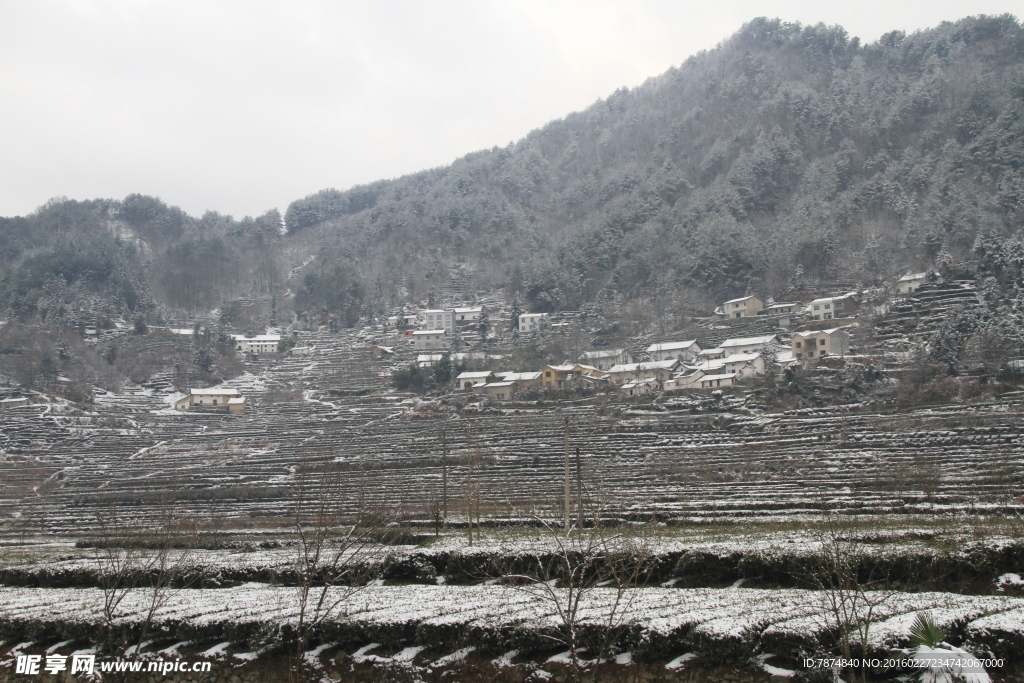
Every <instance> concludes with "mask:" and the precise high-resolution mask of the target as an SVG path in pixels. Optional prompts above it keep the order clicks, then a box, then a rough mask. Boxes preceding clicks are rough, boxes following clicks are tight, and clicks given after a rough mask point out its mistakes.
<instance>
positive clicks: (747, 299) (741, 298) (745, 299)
mask: <svg viewBox="0 0 1024 683" xmlns="http://www.w3.org/2000/svg"><path fill="white" fill-rule="evenodd" d="M753 298H754V295H753V294H751V295H750V296H741V297H740V298H739V299H729V300H728V301H726V302H725V305H728V304H738V303H739V302H741V301H750V300H751V299H753Z"/></svg>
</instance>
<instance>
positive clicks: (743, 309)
mask: <svg viewBox="0 0 1024 683" xmlns="http://www.w3.org/2000/svg"><path fill="white" fill-rule="evenodd" d="M763 308H764V302H763V301H761V300H760V299H758V298H757V297H756V296H741V297H740V298H739V299H730V300H729V301H726V302H725V303H724V304H722V315H723V316H724V317H726V318H749V317H750V316H753V315H757V313H758V311H760V310H761V309H763Z"/></svg>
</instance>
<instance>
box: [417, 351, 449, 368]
mask: <svg viewBox="0 0 1024 683" xmlns="http://www.w3.org/2000/svg"><path fill="white" fill-rule="evenodd" d="M442 358H444V354H443V353H421V354H419V355H417V356H416V367H418V368H429V367H432V366H433V365H434V363H437V362H438V361H440V360H441V359H442Z"/></svg>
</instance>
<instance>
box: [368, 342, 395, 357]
mask: <svg viewBox="0 0 1024 683" xmlns="http://www.w3.org/2000/svg"><path fill="white" fill-rule="evenodd" d="M370 353H371V354H373V357H374V358H384V357H386V356H393V355H395V349H394V348H393V347H391V346H380V345H374V346H372V347H370Z"/></svg>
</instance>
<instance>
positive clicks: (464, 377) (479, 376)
mask: <svg viewBox="0 0 1024 683" xmlns="http://www.w3.org/2000/svg"><path fill="white" fill-rule="evenodd" d="M496 379H497V377H495V375H494V373H493V372H491V371H490V370H481V371H479V372H463V373H462V374H460V375H459V376H458V377H456V378H455V381H456V384H457V385H458V387H459V389H462V390H463V391H468V390H470V389H472V388H473V385H475V384H487V383H488V382H493V381H495V380H496Z"/></svg>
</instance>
